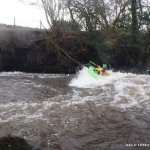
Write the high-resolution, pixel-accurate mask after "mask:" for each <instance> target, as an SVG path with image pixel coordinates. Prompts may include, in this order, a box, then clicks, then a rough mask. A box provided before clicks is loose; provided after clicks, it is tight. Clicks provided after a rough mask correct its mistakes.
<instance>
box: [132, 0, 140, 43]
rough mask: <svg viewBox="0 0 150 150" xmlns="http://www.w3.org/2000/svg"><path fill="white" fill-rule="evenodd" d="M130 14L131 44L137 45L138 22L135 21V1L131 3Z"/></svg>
mask: <svg viewBox="0 0 150 150" xmlns="http://www.w3.org/2000/svg"><path fill="white" fill-rule="evenodd" d="M131 12H132V42H133V43H134V44H136V43H137V34H138V21H137V0H132V1H131Z"/></svg>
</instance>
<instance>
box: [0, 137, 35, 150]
mask: <svg viewBox="0 0 150 150" xmlns="http://www.w3.org/2000/svg"><path fill="white" fill-rule="evenodd" d="M0 149H1V150H32V147H31V146H30V145H29V144H28V143H27V142H26V141H25V140H24V139H23V138H20V137H2V138H0Z"/></svg>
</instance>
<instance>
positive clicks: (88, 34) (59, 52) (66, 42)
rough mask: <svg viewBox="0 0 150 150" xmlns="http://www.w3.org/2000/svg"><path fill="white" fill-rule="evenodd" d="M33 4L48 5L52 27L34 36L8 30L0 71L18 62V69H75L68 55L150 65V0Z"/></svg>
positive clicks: (120, 64) (41, 1) (126, 64)
mask: <svg viewBox="0 0 150 150" xmlns="http://www.w3.org/2000/svg"><path fill="white" fill-rule="evenodd" d="M33 4H35V5H40V6H41V7H42V8H43V9H44V11H45V16H46V19H47V22H48V24H49V29H47V30H45V29H43V30H40V31H34V32H32V33H31V34H28V33H29V32H28V31H27V30H26V33H25V32H24V34H23V33H22V31H21V32H20V33H19V34H18V33H17V34H16V31H13V32H12V31H11V32H10V31H9V36H7V38H1V41H3V40H4V39H7V40H5V42H1V44H0V55H1V57H0V58H1V59H0V69H1V70H4V69H6V68H8V69H6V70H10V68H13V66H15V64H17V65H18V63H19V64H20V66H19V65H18V68H17V67H16V66H15V67H14V68H13V69H16V70H20V68H24V69H23V70H25V71H30V72H33V71H35V72H74V71H75V67H77V66H78V64H77V63H76V62H75V61H73V60H72V59H70V58H69V57H68V56H67V55H65V53H67V54H68V55H69V56H71V57H73V58H74V59H75V60H77V61H79V62H80V63H87V62H88V61H89V60H93V61H95V62H96V63H99V64H101V63H108V64H111V66H113V67H115V68H133V67H139V68H141V67H142V68H143V66H144V67H145V68H146V67H149V64H150V2H149V1H148V0H107V1H106V0H38V1H36V3H32V5H33ZM17 32H18V31H17ZM5 33H6V30H5ZM22 34H23V35H24V36H22ZM5 35H6V34H5ZM20 39H22V40H20ZM16 42H17V44H16ZM18 43H19V44H18ZM6 51H7V54H8V51H9V53H10V54H9V56H11V58H7V54H5V52H6ZM63 51H65V53H64V52H63ZM21 53H23V55H21ZM8 60H9V61H12V62H14V64H13V63H10V62H9V63H8ZM8 64H11V65H12V64H13V66H11V65H10V66H9V65H8ZM6 66H7V67H6ZM68 70H69V71H68Z"/></svg>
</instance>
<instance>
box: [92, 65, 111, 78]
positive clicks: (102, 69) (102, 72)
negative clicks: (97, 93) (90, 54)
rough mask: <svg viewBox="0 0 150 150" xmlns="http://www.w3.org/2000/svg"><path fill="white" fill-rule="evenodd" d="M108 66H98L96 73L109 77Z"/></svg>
mask: <svg viewBox="0 0 150 150" xmlns="http://www.w3.org/2000/svg"><path fill="white" fill-rule="evenodd" d="M107 68H108V67H107V65H106V64H103V67H100V66H96V68H95V69H96V71H97V72H98V73H100V74H101V75H105V76H106V75H109V73H108V72H107Z"/></svg>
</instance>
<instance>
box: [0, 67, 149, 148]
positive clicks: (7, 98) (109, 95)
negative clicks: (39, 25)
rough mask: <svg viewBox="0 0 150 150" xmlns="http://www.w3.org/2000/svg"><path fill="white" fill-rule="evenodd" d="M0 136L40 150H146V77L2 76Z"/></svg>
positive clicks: (114, 74)
mask: <svg viewBox="0 0 150 150" xmlns="http://www.w3.org/2000/svg"><path fill="white" fill-rule="evenodd" d="M0 136H1V137H3V136H19V137H23V138H25V139H26V141H27V142H28V143H30V144H31V145H32V146H33V147H34V148H35V149H38V148H39V149H41V150H126V149H139V150H142V149H150V75H140V74H132V73H121V72H110V76H107V77H101V78H99V79H93V78H91V77H90V75H89V74H87V71H86V68H83V70H81V71H80V72H79V73H78V74H77V75H64V74H32V73H23V72H1V73H0Z"/></svg>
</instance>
